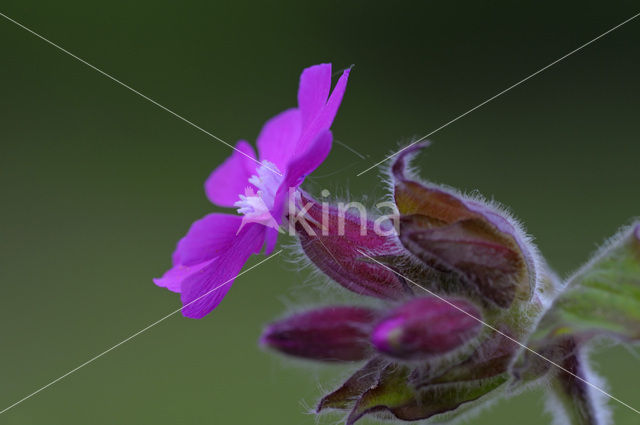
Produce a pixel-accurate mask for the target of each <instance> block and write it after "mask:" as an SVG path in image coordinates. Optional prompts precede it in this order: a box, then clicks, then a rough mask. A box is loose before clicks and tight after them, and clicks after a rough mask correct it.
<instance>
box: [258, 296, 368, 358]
mask: <svg viewBox="0 0 640 425" xmlns="http://www.w3.org/2000/svg"><path fill="white" fill-rule="evenodd" d="M377 317H378V315H377V313H376V311H374V310H371V309H368V308H361V307H326V308H322V309H318V310H311V311H308V312H304V313H299V314H294V315H293V316H290V317H288V318H286V319H284V320H281V321H278V322H275V323H272V324H271V325H269V326H267V328H266V329H265V330H264V332H263V334H262V337H261V338H260V342H261V344H263V345H266V346H269V347H271V348H273V349H275V350H278V351H280V352H282V353H285V354H289V355H292V356H296V357H303V358H307V359H313V360H322V361H329V362H340V361H342V362H346V361H359V360H363V359H366V358H368V357H369V356H370V354H371V353H372V351H373V350H372V348H371V344H370V343H369V341H368V338H369V334H370V333H371V328H372V327H373V323H374V322H375V320H376V319H377Z"/></svg>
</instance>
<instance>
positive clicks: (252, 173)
mask: <svg viewBox="0 0 640 425" xmlns="http://www.w3.org/2000/svg"><path fill="white" fill-rule="evenodd" d="M348 77H349V70H346V71H344V72H343V73H342V76H341V77H340V79H339V80H338V82H337V84H336V86H335V88H334V90H333V92H331V64H321V65H315V66H312V67H309V68H307V69H305V70H304V71H303V72H302V75H301V76H300V86H299V89H298V108H292V109H288V110H286V111H284V112H282V113H280V114H278V115H276V116H275V117H273V118H272V119H270V120H269V121H267V123H266V124H265V125H264V127H263V128H262V131H261V132H260V135H259V136H258V140H257V143H256V144H257V147H258V153H259V160H258V159H257V158H256V154H255V152H254V150H253V147H252V146H251V145H250V144H249V143H247V142H246V141H243V140H241V141H239V142H238V144H237V145H236V149H237V150H236V151H234V152H233V154H232V155H231V156H230V157H229V158H228V159H227V160H226V161H225V162H224V163H223V164H222V165H220V166H219V167H218V168H216V169H215V170H214V171H213V173H211V175H210V176H209V178H208V179H207V181H206V182H205V192H206V195H207V197H208V198H209V200H210V201H211V202H212V203H214V204H216V205H219V206H222V207H234V206H235V207H237V208H238V212H239V213H240V214H242V216H240V215H230V214H221V213H212V214H208V215H206V216H205V217H203V218H201V219H200V220H198V221H196V222H194V223H193V224H192V225H191V228H190V229H189V231H188V232H187V234H186V236H184V237H183V238H182V239H181V240H180V241H179V242H178V246H177V248H176V250H175V252H174V253H173V257H172V259H173V267H172V268H171V269H169V270H168V271H167V272H166V273H165V274H164V275H163V276H162V277H161V278H158V279H154V283H155V284H156V285H158V286H162V287H165V288H167V289H169V290H171V291H173V292H179V293H180V298H181V301H182V304H183V306H184V308H183V309H182V313H183V315H184V316H186V317H191V318H202V317H204V316H206V315H207V314H208V313H209V312H211V310H213V309H214V308H216V306H217V305H218V304H219V303H220V301H222V298H224V296H225V295H226V293H227V292H228V291H229V289H230V288H231V285H232V284H233V279H234V278H235V276H237V274H238V273H239V272H240V270H241V269H242V266H243V265H244V263H245V262H246V261H247V259H248V258H249V257H250V256H251V255H252V254H257V253H260V251H262V249H263V247H264V252H265V254H270V253H271V252H272V251H273V249H274V247H275V244H276V240H277V238H278V231H277V229H275V228H274V227H277V226H279V225H280V224H281V223H282V215H283V210H284V205H285V203H286V200H287V195H288V193H289V188H297V187H298V186H300V184H302V182H303V181H304V178H305V176H307V175H308V174H309V173H311V172H312V171H313V170H315V169H316V168H317V167H318V166H319V165H320V164H321V163H322V161H324V159H325V158H326V157H327V155H328V154H329V151H330V150H331V143H332V139H333V137H332V134H331V131H329V129H330V127H331V124H332V122H333V119H334V117H335V115H336V113H337V111H338V108H339V106H340V103H341V102H342V96H343V95H344V91H345V89H346V85H347V79H348ZM227 281H228V283H227V284H224V282H227ZM223 284H224V285H223ZM219 285H223V286H222V287H220V288H219V289H216V290H213V289H214V288H216V287H217V286H219ZM209 292H210V293H209Z"/></svg>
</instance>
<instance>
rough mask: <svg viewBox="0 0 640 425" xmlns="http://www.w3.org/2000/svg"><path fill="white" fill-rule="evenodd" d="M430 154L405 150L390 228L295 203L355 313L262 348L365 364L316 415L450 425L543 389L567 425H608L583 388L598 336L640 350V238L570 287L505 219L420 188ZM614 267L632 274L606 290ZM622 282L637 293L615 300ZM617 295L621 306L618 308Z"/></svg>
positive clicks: (295, 318) (325, 317)
mask: <svg viewBox="0 0 640 425" xmlns="http://www.w3.org/2000/svg"><path fill="white" fill-rule="evenodd" d="M423 147H424V144H417V145H414V146H411V147H410V148H407V149H405V150H403V151H402V153H401V154H400V155H398V156H397V158H396V159H395V161H394V162H393V164H392V166H391V167H390V170H389V175H390V180H391V183H392V185H391V187H392V189H393V201H394V204H395V208H396V212H395V215H394V216H392V217H388V218H389V219H388V221H387V222H386V223H385V225H381V224H380V220H379V217H377V219H376V220H374V219H373V218H371V216H363V215H362V214H360V215H355V214H352V213H350V212H349V211H345V210H344V209H341V208H338V207H336V206H335V205H330V204H327V203H320V202H318V201H316V200H314V199H313V198H312V197H311V196H309V195H308V194H306V193H302V194H301V195H299V196H298V197H297V199H294V200H293V201H292V202H295V203H296V206H297V211H299V212H302V213H304V214H303V215H304V220H297V219H296V218H297V217H293V216H290V217H289V221H288V222H289V224H290V225H291V226H293V227H294V228H295V230H296V232H295V234H296V237H297V238H298V241H299V245H300V248H301V251H302V252H303V253H304V254H305V256H306V257H307V258H308V260H309V261H310V263H312V264H313V265H314V266H315V267H316V268H317V269H318V270H320V271H321V272H322V273H324V274H325V275H326V276H328V277H329V278H330V279H331V280H332V281H333V282H335V283H336V284H338V285H340V286H342V287H343V288H345V289H346V290H347V291H349V292H350V293H351V294H353V295H354V296H353V298H354V299H355V300H356V301H354V303H353V304H350V305H335V306H323V307H319V308H317V309H313V310H310V311H302V312H298V313H296V314H293V315H291V316H289V317H286V318H284V319H282V320H279V321H276V322H274V323H272V324H270V325H268V326H267V327H266V329H265V330H264V333H263V335H262V338H261V342H262V344H263V345H265V346H267V347H270V348H272V349H274V350H277V351H279V352H281V353H284V354H286V355H290V356H295V357H299V358H305V359H310V360H315V361H324V362H361V365H360V367H359V369H358V370H357V371H355V373H354V374H353V375H352V376H351V377H350V378H348V379H347V380H346V381H345V382H344V383H342V384H341V385H340V386H338V388H337V389H335V390H334V391H333V392H331V393H329V394H327V395H325V396H324V397H322V399H321V400H320V402H319V403H318V405H317V412H318V413H322V412H325V411H330V410H334V411H336V410H337V411H340V412H343V414H344V415H345V417H346V424H348V425H351V424H353V423H355V422H356V421H357V420H359V419H360V418H362V417H364V416H366V415H371V416H374V417H376V418H378V419H386V420H398V421H415V420H426V422H427V423H447V422H448V421H450V420H455V419H457V418H459V417H461V415H466V414H468V413H469V412H472V411H473V410H476V409H478V408H479V407H481V406H483V405H485V404H486V403H487V401H489V400H491V399H493V398H495V397H500V396H506V395H513V394H516V393H518V392H519V391H521V390H523V389H525V388H528V387H529V386H530V384H531V383H541V382H545V383H550V384H551V387H552V388H554V391H552V392H550V397H553V400H552V401H553V404H554V406H556V407H557V412H556V414H557V416H558V418H560V419H558V420H559V421H562V420H564V421H565V423H567V424H572V425H602V424H604V423H606V420H607V419H606V414H603V413H602V412H603V409H605V407H604V406H602V405H600V404H598V398H597V397H595V395H594V394H593V392H594V391H596V390H594V388H592V387H590V386H588V385H585V384H584V383H585V382H587V383H589V382H591V380H592V379H593V376H592V375H591V372H590V371H589V368H588V365H587V364H586V363H585V359H584V356H583V355H582V352H583V351H582V350H583V348H584V347H585V345H586V344H587V343H588V342H589V341H591V340H592V339H593V338H594V337H595V336H602V335H605V334H606V335H609V336H615V337H618V338H619V339H625V340H626V341H629V342H635V341H636V340H637V339H638V338H640V319H639V318H638V314H637V311H640V310H638V309H637V307H638V306H639V305H640V292H639V290H638V286H640V283H639V282H640V225H637V226H635V227H634V226H632V227H630V228H627V229H625V230H623V232H622V233H621V234H620V235H619V236H618V237H616V238H615V240H614V241H613V242H611V243H610V244H609V245H608V246H607V247H606V248H604V249H603V251H602V252H601V253H599V254H598V256H597V257H596V259H594V260H593V261H592V262H590V263H588V265H587V266H585V268H584V269H583V270H582V271H581V272H579V273H578V274H577V275H576V276H574V278H572V279H570V280H569V281H567V282H562V281H560V280H559V279H558V278H557V277H556V276H555V274H554V273H553V272H552V271H550V270H549V268H548V267H547V265H546V263H545V262H544V260H543V259H542V257H541V256H540V255H539V254H538V252H537V249H536V248H535V246H534V245H533V244H532V242H531V241H530V239H529V238H528V237H527V236H526V235H525V233H524V231H523V230H522V229H521V227H520V225H519V224H518V223H517V222H516V221H515V220H513V219H512V218H511V217H510V215H509V214H507V213H506V212H505V211H504V209H501V208H499V207H498V206H496V205H493V204H490V203H487V202H485V201H484V200H482V199H479V198H471V197H468V196H465V195H463V194H460V193H458V192H456V191H454V190H452V189H449V188H444V187H441V186H437V185H434V184H430V183H426V182H422V181H420V180H419V179H418V178H417V177H416V176H415V175H413V173H412V172H411V168H410V166H409V161H410V159H411V158H412V156H414V155H415V154H416V153H417V152H418V151H419V150H420V149H421V148H423ZM290 215H291V214H290ZM298 215H301V214H298ZM612 262H618V263H621V264H622V263H624V264H623V266H624V267H625V269H624V271H620V273H621V274H622V275H623V276H621V277H619V278H618V279H613V278H612V279H613V280H611V279H609V280H608V281H607V282H605V283H602V282H603V279H604V277H603V275H606V273H609V274H611V273H613V272H612V271H611V270H612V267H614V266H616V265H615V264H614V265H612V264H611V263H612ZM618 263H616V264H618ZM620 267H622V266H620ZM605 268H606V269H605ZM603 270H604V271H603ZM605 277H607V278H610V277H611V276H605ZM625 279H626V280H625ZM620 280H623V281H624V283H625V284H626V286H625V287H624V288H623V289H624V290H626V292H624V291H623V292H622V293H619V291H618V290H619V289H620V288H618V287H616V290H614V289H611V288H613V287H615V285H617V284H618V283H619V282H620ZM589 283H590V286H589ZM607 288H609V289H610V292H611V293H614V294H615V295H616V296H619V297H617V298H615V300H616V301H618V302H619V303H620V305H616V306H609V307H607V305H608V304H607V303H608V302H611V300H613V298H612V297H613V295H612V296H609V297H604V298H603V296H602V291H605V290H607ZM598 290H599V291H601V292H600V293H597V291H598ZM625 296H626V299H625V298H624V297H625ZM586 297H590V298H588V299H587V298H586ZM634 303H635V304H634ZM594 306H595V307H597V308H596V309H595V311H594ZM616 308H619V309H624V311H625V312H626V315H625V313H621V312H619V311H618V312H616ZM634 308H636V310H635V313H634V310H633V309H634ZM569 313H571V314H569ZM594 314H596V315H599V316H598V318H599V319H600V322H597V321H595V320H594V318H593V315H594ZM614 325H617V327H615V326H614ZM529 346H530V347H529ZM532 352H535V353H534V354H532ZM535 354H539V355H535ZM556 362H559V363H560V364H562V365H564V366H563V367H562V368H557V367H554V366H553V365H554V364H556V365H558V363H556ZM583 381H584V382H583ZM596 388H597V387H596ZM576 394H579V395H580V396H581V398H580V397H577V396H576Z"/></svg>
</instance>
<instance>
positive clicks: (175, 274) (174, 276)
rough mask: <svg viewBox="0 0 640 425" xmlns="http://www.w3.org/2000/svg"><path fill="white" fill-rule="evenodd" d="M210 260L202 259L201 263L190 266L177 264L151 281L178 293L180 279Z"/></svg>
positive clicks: (180, 284) (202, 266)
mask: <svg viewBox="0 0 640 425" xmlns="http://www.w3.org/2000/svg"><path fill="white" fill-rule="evenodd" d="M211 261H212V260H209V261H203V262H202V263H198V264H194V265H192V266H183V265H182V264H178V265H176V266H174V267H172V268H171V269H169V270H167V272H166V273H165V274H164V275H163V276H162V277H159V278H155V279H153V283H155V284H156V285H158V286H161V287H163V288H167V289H168V290H170V291H172V292H178V293H179V292H180V288H181V286H182V281H183V280H185V279H186V278H187V277H189V276H191V275H192V274H194V273H196V272H198V271H200V270H202V269H203V268H204V267H205V266H206V265H208V264H209V263H211Z"/></svg>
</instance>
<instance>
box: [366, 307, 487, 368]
mask: <svg viewBox="0 0 640 425" xmlns="http://www.w3.org/2000/svg"><path fill="white" fill-rule="evenodd" d="M479 320H480V312H479V311H478V309H477V308H476V307H475V306H474V305H473V304H471V303H469V302H468V301H464V300H460V299H450V300H446V301H443V300H441V299H438V298H435V297H431V298H418V299H415V300H412V301H410V302H408V303H406V304H404V305H403V306H401V307H399V308H398V309H396V310H395V311H394V312H393V313H391V314H390V315H389V316H387V317H386V318H385V319H383V320H382V321H381V322H380V323H379V324H378V325H377V326H376V328H375V329H374V331H373V334H372V336H371V341H372V342H373V345H374V346H375V347H376V349H377V350H378V351H380V352H382V353H384V354H387V355H389V356H391V357H395V358H399V359H405V360H411V359H418V358H423V357H428V356H433V355H441V354H445V353H447V352H450V351H452V350H454V349H456V348H458V347H460V346H462V345H463V344H465V343H466V342H468V341H469V340H470V339H471V338H473V337H474V336H476V335H477V334H478V333H479V331H480V327H481V322H480V321H479Z"/></svg>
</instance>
